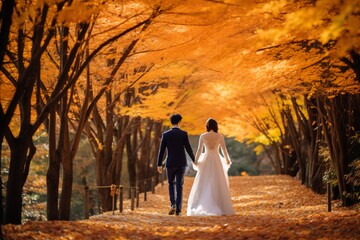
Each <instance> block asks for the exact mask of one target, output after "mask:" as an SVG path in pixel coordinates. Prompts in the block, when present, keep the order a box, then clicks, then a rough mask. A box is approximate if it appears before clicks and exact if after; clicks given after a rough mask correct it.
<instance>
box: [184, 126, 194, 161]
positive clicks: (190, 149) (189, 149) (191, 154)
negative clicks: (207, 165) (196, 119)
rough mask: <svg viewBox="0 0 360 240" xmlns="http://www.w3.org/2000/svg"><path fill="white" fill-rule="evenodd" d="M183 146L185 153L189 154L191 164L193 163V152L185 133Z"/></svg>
mask: <svg viewBox="0 0 360 240" xmlns="http://www.w3.org/2000/svg"><path fill="white" fill-rule="evenodd" d="M184 145H185V149H186V152H187V153H188V154H189V156H190V158H191V160H192V161H193V162H195V156H194V152H193V150H192V148H191V145H190V141H189V137H188V134H187V133H185V144H184Z"/></svg>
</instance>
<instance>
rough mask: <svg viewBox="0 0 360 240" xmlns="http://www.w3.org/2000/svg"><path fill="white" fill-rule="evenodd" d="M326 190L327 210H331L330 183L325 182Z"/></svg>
mask: <svg viewBox="0 0 360 240" xmlns="http://www.w3.org/2000/svg"><path fill="white" fill-rule="evenodd" d="M326 191H327V204H328V212H331V185H330V183H327V185H326Z"/></svg>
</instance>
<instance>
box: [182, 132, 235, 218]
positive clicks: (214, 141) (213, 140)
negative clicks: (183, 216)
mask: <svg viewBox="0 0 360 240" xmlns="http://www.w3.org/2000/svg"><path fill="white" fill-rule="evenodd" d="M203 147H205V152H204V153H203V152H202V151H203ZM219 147H220V148H221V151H222V154H223V156H224V157H223V156H221V155H220V153H219ZM195 163H196V164H193V167H194V169H195V170H196V171H197V174H196V177H195V179H194V183H193V185H192V188H191V191H190V195H189V199H188V206H187V215H188V216H222V215H233V214H235V212H234V209H233V207H232V203H231V197H230V189H229V178H228V175H227V171H228V169H229V167H230V164H231V161H230V157H229V154H228V152H227V149H226V146H225V141H224V136H223V135H221V134H219V133H215V132H213V131H210V132H207V133H204V134H202V135H201V136H200V139H199V145H198V149H197V152H196V157H195Z"/></svg>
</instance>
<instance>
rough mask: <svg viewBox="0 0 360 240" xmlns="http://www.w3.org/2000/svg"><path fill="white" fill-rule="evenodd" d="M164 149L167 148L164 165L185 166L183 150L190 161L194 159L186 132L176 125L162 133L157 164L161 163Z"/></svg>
mask: <svg viewBox="0 0 360 240" xmlns="http://www.w3.org/2000/svg"><path fill="white" fill-rule="evenodd" d="M165 149H167V159H166V167H171V168H172V167H175V168H176V167H186V166H187V161H186V155H185V150H186V152H187V153H188V154H189V156H190V158H191V159H192V161H195V156H194V153H193V151H192V148H191V146H190V142H189V138H188V134H187V132H185V131H183V130H181V129H179V128H177V127H174V128H172V129H170V130H169V131H166V132H164V133H163V135H162V139H161V144H160V150H159V155H158V166H161V165H162V161H163V159H164V153H165Z"/></svg>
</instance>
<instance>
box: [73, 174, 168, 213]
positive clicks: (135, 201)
mask: <svg viewBox="0 0 360 240" xmlns="http://www.w3.org/2000/svg"><path fill="white" fill-rule="evenodd" d="M164 175H165V171H163V172H162V173H161V174H160V182H159V183H161V186H164V178H165V176H164ZM157 177H158V176H157V175H155V176H152V177H150V178H147V179H142V180H141V181H142V184H143V187H144V191H143V193H144V201H145V202H146V201H147V198H148V196H147V192H148V184H149V183H150V191H151V192H152V193H153V194H155V186H156V179H157ZM74 187H75V188H82V189H83V190H84V218H85V219H89V216H90V214H89V213H90V189H106V188H109V189H110V196H111V198H112V214H113V215H114V214H115V208H116V200H115V199H117V198H116V196H117V195H118V196H119V197H118V199H119V202H118V204H119V206H118V209H119V212H120V213H122V212H123V211H124V191H125V190H128V191H129V196H130V210H131V211H134V209H135V208H138V207H139V205H140V189H139V182H137V183H136V187H135V186H126V187H125V186H123V185H115V184H111V185H109V186H97V185H90V186H89V185H87V183H86V180H85V181H84V183H83V185H74Z"/></svg>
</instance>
